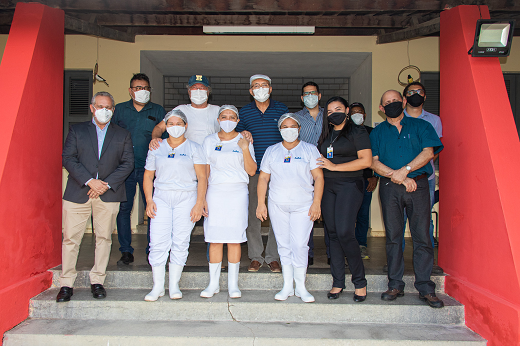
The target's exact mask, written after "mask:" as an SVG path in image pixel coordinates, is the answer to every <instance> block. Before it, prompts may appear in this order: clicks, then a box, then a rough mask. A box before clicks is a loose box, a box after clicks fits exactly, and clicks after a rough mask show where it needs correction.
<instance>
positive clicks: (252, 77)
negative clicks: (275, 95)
mask: <svg viewBox="0 0 520 346" xmlns="http://www.w3.org/2000/svg"><path fill="white" fill-rule="evenodd" d="M257 79H265V80H266V81H268V82H269V84H271V78H269V77H268V76H266V75H265V74H255V75H252V76H251V78H249V85H253V82H254V81H255V80H257Z"/></svg>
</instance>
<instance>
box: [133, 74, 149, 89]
mask: <svg viewBox="0 0 520 346" xmlns="http://www.w3.org/2000/svg"><path fill="white" fill-rule="evenodd" d="M134 80H144V81H145V82H147V83H148V86H150V78H148V76H147V75H145V74H144V73H134V76H133V77H132V79H130V88H131V87H132V82H133V81H134Z"/></svg>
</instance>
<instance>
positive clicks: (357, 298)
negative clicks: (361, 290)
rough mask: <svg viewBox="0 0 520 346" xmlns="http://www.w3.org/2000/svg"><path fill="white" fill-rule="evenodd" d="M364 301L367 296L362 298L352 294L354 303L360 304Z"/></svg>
mask: <svg viewBox="0 0 520 346" xmlns="http://www.w3.org/2000/svg"><path fill="white" fill-rule="evenodd" d="M365 299H367V295H366V294H365V295H364V296H358V295H357V294H355V293H354V301H355V302H358V303H361V302H364V301H365Z"/></svg>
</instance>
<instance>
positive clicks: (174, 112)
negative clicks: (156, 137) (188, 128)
mask: <svg viewBox="0 0 520 346" xmlns="http://www.w3.org/2000/svg"><path fill="white" fill-rule="evenodd" d="M171 117H177V118H179V119H181V120H182V121H184V123H185V124H187V123H188V118H186V115H185V114H184V113H183V112H182V111H181V110H179V109H173V110H171V111H169V112H168V113H166V115H165V116H164V122H167V121H168V119H170V118H171Z"/></svg>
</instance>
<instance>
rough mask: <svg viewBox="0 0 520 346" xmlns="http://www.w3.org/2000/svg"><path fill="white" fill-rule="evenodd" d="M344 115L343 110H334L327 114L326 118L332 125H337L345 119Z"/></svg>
mask: <svg viewBox="0 0 520 346" xmlns="http://www.w3.org/2000/svg"><path fill="white" fill-rule="evenodd" d="M346 117H347V115H346V114H345V113H343V112H335V113H332V114H331V115H329V117H328V118H327V119H328V120H329V123H331V124H332V125H339V124H341V123H342V122H344V121H345V118H346Z"/></svg>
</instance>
